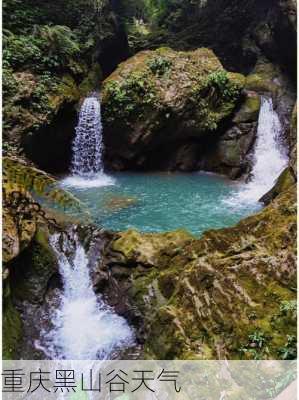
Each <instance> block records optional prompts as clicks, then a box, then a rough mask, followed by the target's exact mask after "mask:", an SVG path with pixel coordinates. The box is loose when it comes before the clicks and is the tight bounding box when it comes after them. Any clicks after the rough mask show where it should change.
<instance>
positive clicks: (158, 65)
mask: <svg viewBox="0 0 299 400" xmlns="http://www.w3.org/2000/svg"><path fill="white" fill-rule="evenodd" d="M171 65H172V61H171V60H168V59H167V58H165V57H161V56H159V57H154V58H152V59H150V60H149V61H148V63H147V66H148V67H149V69H150V70H151V71H152V73H153V74H155V75H159V76H162V75H164V74H165V73H166V72H167V71H169V69H170V68H171Z"/></svg>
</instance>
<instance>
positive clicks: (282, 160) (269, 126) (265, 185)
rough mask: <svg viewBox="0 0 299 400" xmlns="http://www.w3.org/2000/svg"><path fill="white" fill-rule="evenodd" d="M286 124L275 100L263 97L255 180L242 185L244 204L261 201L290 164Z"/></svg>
mask: <svg viewBox="0 0 299 400" xmlns="http://www.w3.org/2000/svg"><path fill="white" fill-rule="evenodd" d="M281 136H282V126H281V123H280V121H279V117H278V115H277V112H276V111H275V110H274V109H273V103H272V99H270V98H265V97H262V99H261V110H260V114H259V120H258V130H257V139H256V143H255V148H254V155H253V168H252V172H251V180H250V182H249V183H248V184H246V185H244V184H242V186H241V188H240V190H239V192H238V193H237V196H236V198H235V200H236V201H237V202H239V203H241V204H242V202H245V203H252V202H257V201H258V200H259V199H260V198H261V197H262V196H263V195H264V194H265V193H267V192H268V191H269V190H270V189H271V188H272V187H273V186H274V184H275V182H276V180H277V178H278V177H279V175H280V173H281V172H282V171H283V170H284V168H286V166H287V165H288V155H287V151H286V149H285V148H284V146H283V144H282V143H281V141H282V137H281Z"/></svg>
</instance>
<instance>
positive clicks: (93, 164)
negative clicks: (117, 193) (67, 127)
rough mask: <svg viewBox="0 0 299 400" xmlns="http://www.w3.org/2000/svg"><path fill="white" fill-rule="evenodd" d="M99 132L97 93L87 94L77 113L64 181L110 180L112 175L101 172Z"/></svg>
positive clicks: (103, 183) (84, 183)
mask: <svg viewBox="0 0 299 400" xmlns="http://www.w3.org/2000/svg"><path fill="white" fill-rule="evenodd" d="M102 133H103V126H102V116H101V103H100V99H99V97H98V96H97V95H94V96H90V97H87V98H86V99H85V100H84V102H83V104H82V107H81V110H80V114H79V122H78V126H77V127H76V134H75V139H74V141H73V148H72V150H73V157H72V163H71V172H72V176H71V177H68V178H66V179H65V180H64V183H65V184H66V185H70V186H82V187H93V186H94V187H97V186H109V185H113V184H114V181H113V179H111V178H110V177H109V176H107V175H105V174H104V165H103V149H104V145H103V135H102Z"/></svg>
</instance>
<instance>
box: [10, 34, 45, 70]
mask: <svg viewBox="0 0 299 400" xmlns="http://www.w3.org/2000/svg"><path fill="white" fill-rule="evenodd" d="M3 45H4V46H3V63H4V66H5V67H10V68H13V69H14V70H18V69H20V68H21V67H22V68H24V69H25V68H29V67H31V66H33V67H34V69H35V68H36V66H38V65H39V64H40V63H41V59H42V49H41V47H42V43H41V41H40V40H39V39H38V38H36V37H35V36H33V35H28V36H26V35H14V34H13V33H10V34H9V35H5V36H4V38H3Z"/></svg>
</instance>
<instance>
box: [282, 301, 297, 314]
mask: <svg viewBox="0 0 299 400" xmlns="http://www.w3.org/2000/svg"><path fill="white" fill-rule="evenodd" d="M279 309H280V313H281V314H282V315H287V314H289V313H290V314H292V315H296V312H297V301H296V300H290V301H287V300H285V301H282V302H281V304H280V308H279Z"/></svg>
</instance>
